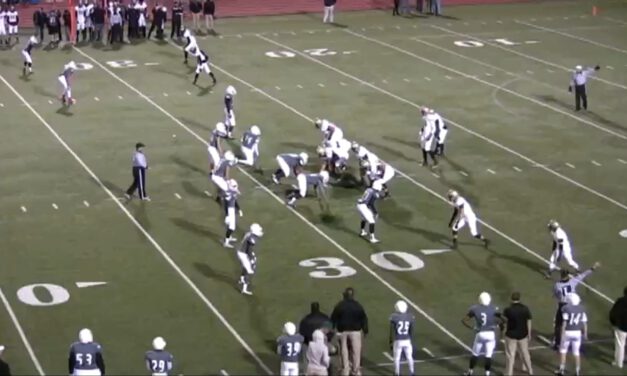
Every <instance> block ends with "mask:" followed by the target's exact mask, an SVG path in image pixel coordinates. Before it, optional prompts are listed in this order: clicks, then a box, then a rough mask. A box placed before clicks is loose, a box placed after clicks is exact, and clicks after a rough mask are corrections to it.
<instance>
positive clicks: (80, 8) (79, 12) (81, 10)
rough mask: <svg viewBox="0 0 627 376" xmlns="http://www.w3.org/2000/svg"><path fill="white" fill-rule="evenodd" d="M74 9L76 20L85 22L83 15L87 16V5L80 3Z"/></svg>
mask: <svg viewBox="0 0 627 376" xmlns="http://www.w3.org/2000/svg"><path fill="white" fill-rule="evenodd" d="M74 10H76V20H77V21H78V22H85V17H86V16H87V7H86V6H85V5H84V4H80V5H77V6H75V7H74Z"/></svg>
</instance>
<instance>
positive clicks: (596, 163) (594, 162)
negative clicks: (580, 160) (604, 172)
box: [591, 160, 602, 167]
mask: <svg viewBox="0 0 627 376" xmlns="http://www.w3.org/2000/svg"><path fill="white" fill-rule="evenodd" d="M591 162H592V164H593V165H595V166H597V167H601V166H602V164H600V163H599V162H597V161H595V160H592V161H591Z"/></svg>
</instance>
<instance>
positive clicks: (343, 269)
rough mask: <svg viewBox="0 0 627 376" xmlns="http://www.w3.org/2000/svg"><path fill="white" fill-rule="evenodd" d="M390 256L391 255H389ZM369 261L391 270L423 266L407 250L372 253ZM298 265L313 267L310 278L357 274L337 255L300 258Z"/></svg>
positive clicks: (413, 268) (402, 270)
mask: <svg viewBox="0 0 627 376" xmlns="http://www.w3.org/2000/svg"><path fill="white" fill-rule="evenodd" d="M390 256H391V257H390ZM391 258H397V259H399V260H401V261H402V262H403V264H404V265H399V264H397V263H396V262H392V261H391ZM370 261H372V263H373V264H375V265H377V266H378V267H380V268H383V269H385V270H389V271H393V272H410V271H414V270H419V269H422V268H424V266H425V263H424V262H423V261H422V260H421V259H420V257H418V256H416V255H412V254H411V253H407V252H398V251H385V252H378V253H374V254H372V255H371V256H370ZM298 265H300V266H302V267H304V268H314V270H313V271H311V272H309V276H310V277H312V278H321V279H331V278H347V277H350V276H352V275H355V274H357V270H355V269H354V268H353V267H351V266H348V265H346V264H345V263H344V260H342V259H341V258H337V257H315V258H310V259H306V260H302V261H301V262H299V263H298Z"/></svg>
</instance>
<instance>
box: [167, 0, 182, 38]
mask: <svg viewBox="0 0 627 376" xmlns="http://www.w3.org/2000/svg"><path fill="white" fill-rule="evenodd" d="M182 25H183V5H182V4H181V2H180V1H175V2H174V6H173V7H172V32H170V39H174V36H175V35H176V37H177V38H178V39H181V36H182V34H183V33H182V32H181V26H182Z"/></svg>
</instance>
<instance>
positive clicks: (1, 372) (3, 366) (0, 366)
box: [0, 345, 11, 376]
mask: <svg viewBox="0 0 627 376" xmlns="http://www.w3.org/2000/svg"><path fill="white" fill-rule="evenodd" d="M3 352H4V346H2V345H0V376H11V367H9V363H7V362H5V361H4V360H3V359H2V353H3Z"/></svg>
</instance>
